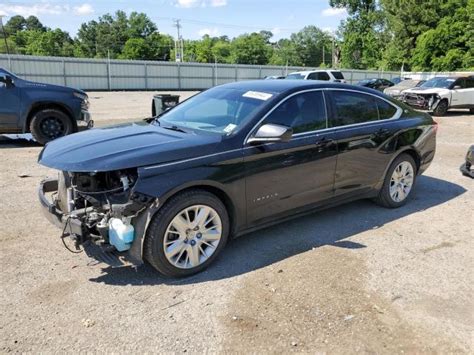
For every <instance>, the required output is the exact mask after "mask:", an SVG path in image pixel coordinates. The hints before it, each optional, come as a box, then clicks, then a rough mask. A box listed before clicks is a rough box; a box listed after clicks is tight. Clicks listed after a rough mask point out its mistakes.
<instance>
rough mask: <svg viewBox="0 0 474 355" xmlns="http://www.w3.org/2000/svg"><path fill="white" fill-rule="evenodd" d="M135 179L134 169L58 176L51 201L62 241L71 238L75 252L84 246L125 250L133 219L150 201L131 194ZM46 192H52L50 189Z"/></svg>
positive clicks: (149, 198)
mask: <svg viewBox="0 0 474 355" xmlns="http://www.w3.org/2000/svg"><path fill="white" fill-rule="evenodd" d="M137 177H138V175H137V170H136V169H127V170H119V171H110V172H91V173H82V172H81V173H73V172H60V173H59V178H58V180H57V189H56V191H53V192H52V194H51V200H52V205H53V206H54V207H55V208H56V209H58V210H59V211H58V213H62V217H61V219H62V224H63V225H64V228H63V235H62V238H63V240H64V238H65V237H70V238H72V240H73V241H74V244H75V248H76V250H79V249H80V247H81V245H83V244H85V243H87V242H92V243H94V244H96V245H99V246H101V247H103V248H109V249H110V251H113V250H117V251H119V252H122V251H126V250H128V249H129V248H130V247H131V244H132V242H133V239H134V226H133V225H134V219H135V217H137V216H138V214H139V213H140V212H142V211H143V210H145V209H146V208H147V207H148V206H149V205H150V204H151V203H152V202H153V201H154V198H153V197H150V196H147V195H144V194H140V193H137V192H134V191H133V187H134V185H135V183H136V181H137ZM53 181H55V180H53ZM46 190H54V186H52V185H50V186H49V188H46ZM45 192H46V191H45ZM65 245H66V244H65Z"/></svg>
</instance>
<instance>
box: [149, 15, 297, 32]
mask: <svg viewBox="0 0 474 355" xmlns="http://www.w3.org/2000/svg"><path fill="white" fill-rule="evenodd" d="M155 18H156V19H158V20H172V21H175V19H173V18H171V17H161V16H158V17H155ZM180 21H182V22H186V23H191V24H196V25H210V26H219V27H225V28H233V29H247V30H267V31H271V30H272V28H271V27H262V26H246V25H235V24H226V23H222V22H210V21H201V20H192V19H180ZM275 27H277V26H275ZM278 30H279V31H281V32H291V31H299V30H300V28H280V27H278Z"/></svg>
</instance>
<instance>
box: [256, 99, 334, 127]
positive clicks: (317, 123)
mask: <svg viewBox="0 0 474 355" xmlns="http://www.w3.org/2000/svg"><path fill="white" fill-rule="evenodd" d="M267 123H273V124H279V125H283V126H287V127H291V128H293V133H294V134H296V133H305V132H311V131H315V130H319V129H325V128H327V122H326V107H325V103H324V98H323V93H322V91H312V92H306V93H302V94H298V95H295V96H293V97H290V98H289V99H288V100H286V101H285V102H283V103H282V104H281V105H279V106H278V107H277V108H276V109H275V110H274V111H273V112H272V113H271V114H270V115H269V116H268V117H267V118H266V119H265V121H264V122H263V124H267Z"/></svg>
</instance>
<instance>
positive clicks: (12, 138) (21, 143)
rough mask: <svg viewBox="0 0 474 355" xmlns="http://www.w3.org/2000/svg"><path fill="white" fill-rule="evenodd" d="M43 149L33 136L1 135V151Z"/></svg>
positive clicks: (27, 134)
mask: <svg viewBox="0 0 474 355" xmlns="http://www.w3.org/2000/svg"><path fill="white" fill-rule="evenodd" d="M31 147H42V146H41V144H39V143H38V142H36V141H35V140H34V139H33V137H32V136H31V134H29V133H26V134H0V149H3V148H31Z"/></svg>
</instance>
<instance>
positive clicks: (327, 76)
mask: <svg viewBox="0 0 474 355" xmlns="http://www.w3.org/2000/svg"><path fill="white" fill-rule="evenodd" d="M285 79H288V80H324V81H332V82H336V83H345V82H346V80H345V79H344V75H343V74H342V73H341V72H340V71H339V70H334V69H330V70H322V69H321V70H307V71H297V72H294V73H290V74H288V75H287V76H286V78H285Z"/></svg>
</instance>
